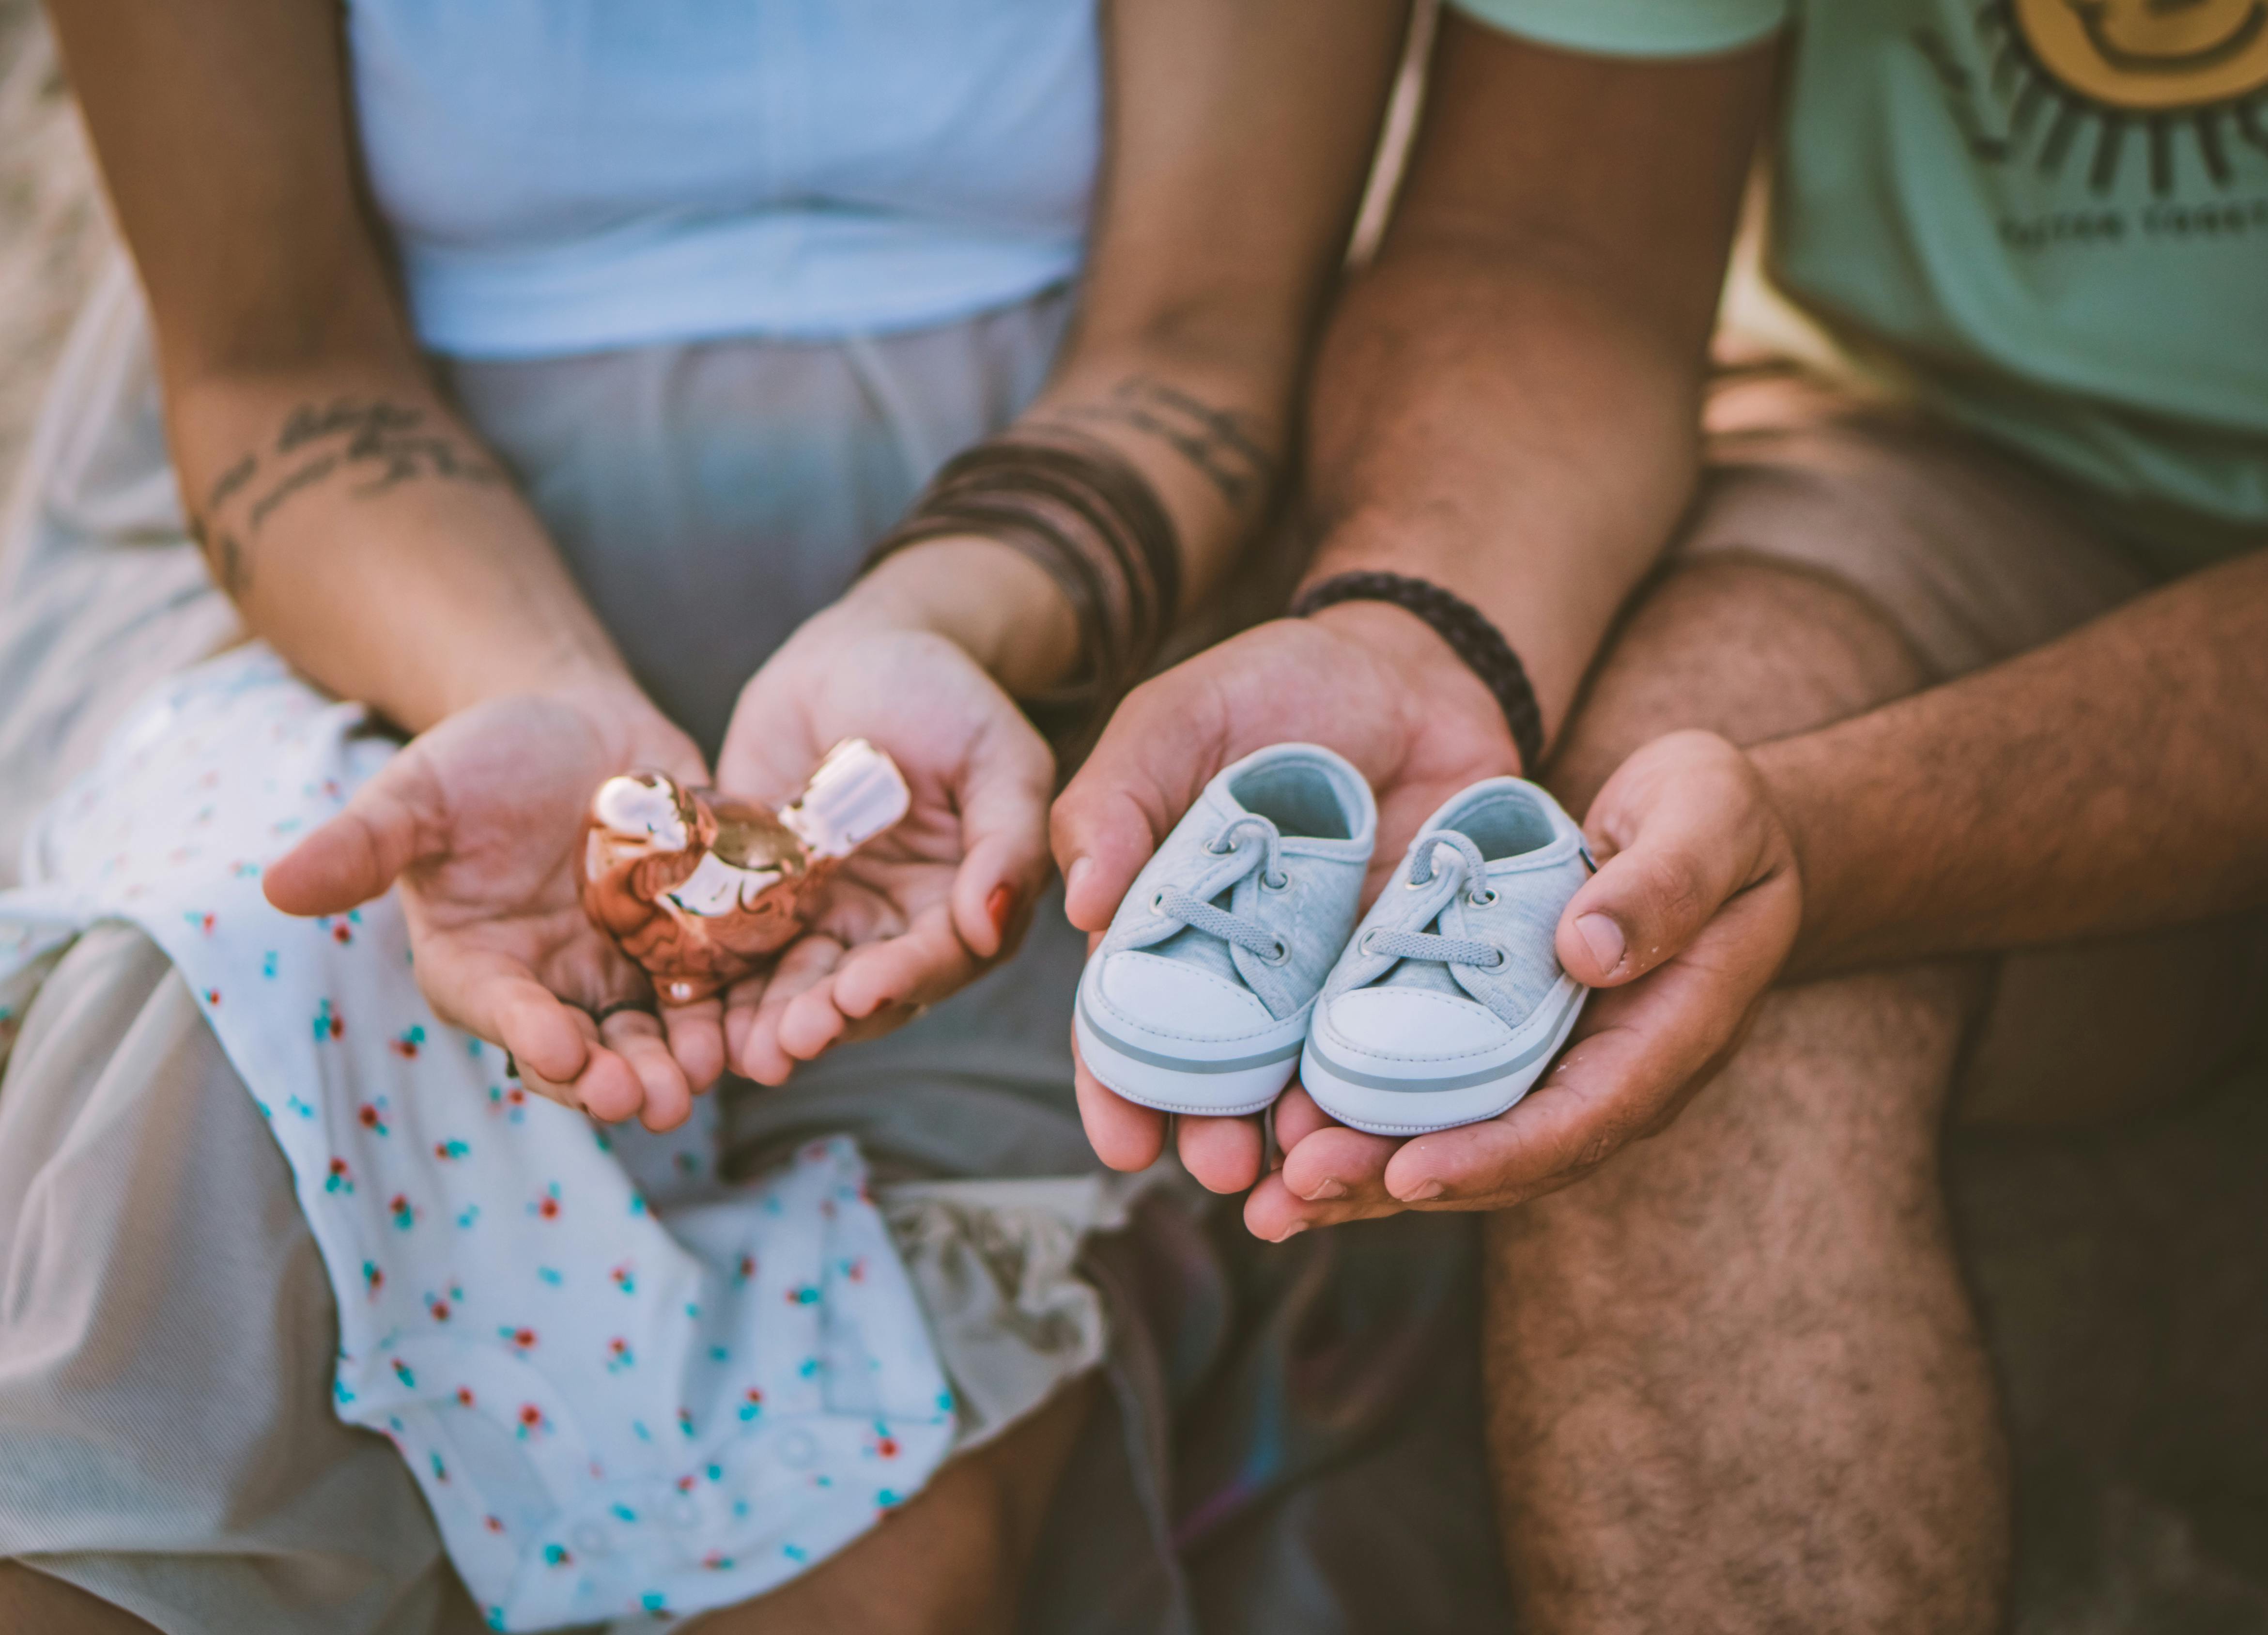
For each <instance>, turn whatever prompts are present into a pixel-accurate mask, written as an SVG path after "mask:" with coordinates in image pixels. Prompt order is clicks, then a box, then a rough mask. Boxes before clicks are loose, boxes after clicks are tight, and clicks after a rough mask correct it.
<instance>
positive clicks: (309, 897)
mask: <svg viewBox="0 0 2268 1635" xmlns="http://www.w3.org/2000/svg"><path fill="white" fill-rule="evenodd" d="M414 753H415V752H414V751H405V752H403V753H402V754H401V755H396V756H394V759H393V760H392V761H389V762H387V764H386V765H385V766H384V767H383V768H382V769H380V770H379V773H378V775H377V776H376V777H373V778H372V779H371V780H370V782H369V783H367V784H364V785H363V786H362V788H361V789H359V790H358V791H357V792H356V793H355V796H354V799H351V800H350V801H348V802H347V805H346V809H345V810H343V811H342V812H341V813H340V814H338V816H336V817H335V818H333V819H332V820H331V821H329V822H328V823H326V824H324V825H323V826H322V827H321V828H320V829H317V830H316V831H315V832H314V833H313V834H312V835H310V836H307V837H306V839H305V840H303V841H301V842H300V843H298V845H296V846H294V847H293V848H292V849H291V851H287V852H285V853H284V855H283V856H282V857H280V858H276V861H275V862H273V863H271V864H269V865H268V869H267V872H266V874H265V875H264V877H263V878H262V880H261V888H262V889H263V890H264V891H265V892H266V893H267V895H268V901H269V902H272V903H274V904H275V905H276V907H277V908H279V909H281V910H284V913H286V914H303V915H309V914H343V913H344V912H346V910H349V909H351V908H356V907H358V906H359V905H361V904H363V903H365V902H369V901H370V900H371V899H372V897H377V896H381V895H384V894H385V892H386V890H387V887H390V886H392V885H393V884H394V880H396V879H398V878H399V877H400V876H401V872H402V871H403V870H404V869H406V868H408V867H409V865H411V864H412V863H414V862H416V860H417V858H419V857H420V856H421V855H423V852H424V851H428V850H430V849H431V848H430V847H429V846H427V845H426V844H425V843H424V840H423V837H424V836H426V835H427V834H428V833H430V831H431V827H432V826H431V824H430V823H428V822H426V821H423V819H422V818H421V815H420V814H421V812H422V811H423V809H424V808H425V807H426V806H428V804H429V802H428V801H427V799H426V796H427V794H428V793H429V792H428V791H427V790H426V789H425V788H424V779H423V777H421V776H420V774H419V772H418V770H417V769H416V764H415V762H414V761H413V758H412V757H413V755H414Z"/></svg>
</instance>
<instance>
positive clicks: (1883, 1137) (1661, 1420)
mask: <svg viewBox="0 0 2268 1635" xmlns="http://www.w3.org/2000/svg"><path fill="white" fill-rule="evenodd" d="M1925 681H1926V671H1925V669H1924V667H1923V666H1922V665H1921V664H1920V663H1919V661H1918V659H1917V658H1916V656H1915V654H1914V652H1912V650H1911V644H1909V643H1908V642H1906V641H1905V640H1904V637H1903V636H1902V633H1901V632H1900V631H1898V630H1896V629H1895V628H1893V627H1892V626H1891V625H1890V624H1889V622H1887V621H1886V620H1885V619H1884V618H1883V617H1882V616H1881V614H1880V612H1879V610H1878V609H1877V608H1876V607H1875V606H1874V604H1873V603H1871V602H1870V601H1869V600H1867V598H1865V597H1863V596H1861V595H1859V594H1857V593H1854V592H1852V591H1851V590H1848V589H1845V588H1844V587H1842V586H1837V585H1836V584H1834V583H1833V582H1832V581H1831V580H1830V579H1829V578H1825V577H1823V576H1822V575H1820V574H1817V573H1815V572H1812V571H1802V570H1798V571H1790V570H1786V569H1782V568H1778V567H1774V566H1770V565H1765V564H1764V563H1758V562H1756V561H1753V560H1745V559H1744V560H1739V561H1731V560H1727V561H1706V562H1702V563H1694V564H1690V565H1685V566H1681V567H1677V568H1675V569H1674V570H1673V571H1670V572H1669V573H1668V575H1667V576H1666V577H1665V578H1662V579H1661V580H1660V581H1659V582H1658V583H1657V584H1656V585H1655V586H1653V589H1652V590H1651V592H1650V593H1648V594H1647V595H1646V597H1645V598H1644V599H1643V600H1641V601H1640V602H1639V603H1638V605H1637V607H1636V608H1634V609H1633V610H1632V611H1631V615H1629V617H1628V618H1627V620H1626V621H1625V622H1624V627H1623V629H1622V630H1620V631H1619V632H1618V634H1617V636H1616V640H1615V643H1614V644H1613V646H1612V648H1611V650H1610V652H1609V655H1608V657H1607V659H1605V661H1604V662H1603V664H1602V667H1601V668H1600V670H1599V672H1598V674H1597V675H1596V676H1595V678H1594V682H1593V685H1592V687H1591V689H1590V690H1589V693H1588V696H1587V699H1586V700H1585V702H1584V703H1583V704H1582V705H1581V707H1580V711H1579V714H1578V717H1577V719H1576V720H1575V722H1574V723H1573V725H1572V726H1571V728H1570V730H1569V733H1568V735H1567V737H1566V740H1565V747H1564V748H1563V750H1562V752H1561V754H1560V756H1559V759H1558V762H1557V765H1556V767H1555V768H1554V769H1552V771H1551V774H1550V781H1552V782H1553V783H1554V784H1556V785H1557V789H1558V791H1559V792H1560V793H1561V794H1562V796H1563V798H1564V799H1567V800H1569V801H1570V802H1571V803H1572V804H1573V805H1574V806H1575V807H1576V809H1578V810H1580V808H1581V806H1582V805H1583V804H1584V803H1587V800H1588V799H1589V798H1590V796H1591V795H1592V794H1593V793H1594V792H1595V790H1596V789H1597V787H1598V785H1599V784H1601V783H1602V782H1603V781H1604V779H1605V778H1606V777H1607V776H1608V775H1609V773H1611V771H1612V770H1614V768H1615V767H1616V765H1618V764H1619V763H1620V762H1621V761H1622V759H1623V758H1624V756H1625V755H1628V754H1629V753H1630V751H1631V750H1632V749H1634V748H1637V747H1638V745H1639V744H1642V743H1644V742H1646V741H1647V740H1651V739H1653V738H1654V737H1656V736H1658V735H1659V734H1661V733H1666V732H1671V731H1675V730H1678V729H1681V728H1690V727H1702V728H1706V729H1709V730H1712V731H1715V732H1718V733H1723V734H1725V735H1726V736H1727V737H1729V738H1732V739H1734V740H1736V741H1748V742H1753V741H1756V740H1760V739H1764V738H1769V737H1773V736H1777V735H1779V734H1782V733H1792V732H1797V731H1800V730H1802V729H1804V728H1806V727H1809V726H1813V725H1819V724H1821V723H1823V722H1827V721H1831V720H1835V719H1837V718H1842V717H1844V716H1847V715H1850V714H1852V713H1855V712H1857V711H1863V710H1866V709H1867V708H1870V707H1872V706H1874V705H1875V704H1877V703H1881V702H1884V701H1886V700H1888V699H1890V698H1893V697H1896V696H1900V695H1902V694H1904V693H1907V692H1910V691H1911V690H1913V689H1915V688H1917V687H1918V686H1920V685H1922V684H1924V682H1925ZM1986 975H1987V973H1986V969H1985V967H1984V965H1983V964H1982V963H1981V962H1977V961H1957V962H1947V963H1943V964H1936V965H1928V966H1922V967H1916V968H1909V969H1904V970H1899V971H1893V972H1881V973H1870V974H1864V975H1859V976H1850V977H1845V978H1839V979H1836V980H1831V981H1827V982H1822V983H1808V984H1805V985H1802V986H1799V987H1795V988H1791V989H1787V990H1784V991H1780V992H1778V993H1775V994H1773V995H1772V996H1771V997H1770V998H1768V999H1767V1001H1766V1002H1765V1004H1764V1007H1763V1008H1762V1011H1761V1013H1760V1014H1759V1017H1758V1020H1757V1021H1756V1027H1755V1028H1754V1030H1753V1032H1752V1033H1751V1035H1750V1036H1749V1040H1748V1042H1746V1043H1745V1044H1744V1045H1743V1047H1742V1049H1741V1051H1740V1052H1739V1053H1738V1054H1737V1055H1736V1057H1734V1060H1733V1062H1732V1063H1731V1064H1730V1065H1729V1066H1728V1067H1727V1070H1726V1071H1725V1072H1724V1073H1723V1074H1721V1075H1720V1076H1719V1079H1717V1080H1716V1081H1715V1082H1713V1083H1712V1084H1711V1085H1710V1086H1707V1087H1705V1089H1704V1090H1702V1092H1701V1093H1700V1094H1698V1095H1697V1096H1696V1097H1695V1099H1694V1100H1693V1101H1692V1102H1691V1103H1690V1105H1689V1106H1688V1107H1687V1108H1685V1109H1684V1111H1683V1114H1682V1115H1681V1116H1680V1117H1679V1118H1678V1119H1677V1120H1676V1122H1675V1123H1673V1124H1672V1125H1671V1126H1669V1127H1668V1129H1667V1130H1666V1131H1662V1132H1661V1134H1659V1135H1657V1136H1655V1137H1654V1138H1651V1139H1648V1140H1645V1141H1641V1142H1638V1143H1636V1144H1634V1145H1631V1146H1630V1147H1627V1148H1625V1149H1624V1150H1623V1151H1622V1152H1620V1153H1616V1155H1615V1156H1614V1157H1613V1158H1612V1159H1611V1160H1609V1162H1608V1163H1606V1164H1605V1165H1603V1166H1602V1167H1601V1168H1600V1169H1599V1170H1598V1171H1597V1172H1596V1173H1595V1174H1594V1175H1589V1176H1587V1178H1585V1179H1584V1180H1583V1181H1582V1182H1579V1183H1577V1184H1576V1185H1574V1186H1572V1187H1570V1188H1568V1189H1565V1191H1562V1192H1559V1193H1557V1194H1553V1195H1551V1196H1549V1197H1543V1198H1540V1199H1537V1200H1535V1202H1533V1203H1531V1204H1527V1205H1524V1206H1522V1207H1521V1208H1520V1209H1517V1210H1513V1211H1509V1212H1505V1213H1504V1214H1501V1215H1499V1216H1496V1217H1494V1218H1492V1219H1491V1222H1490V1230H1489V1234H1488V1244H1489V1255H1488V1261H1487V1276H1488V1278H1489V1283H1488V1288H1487V1297H1488V1298H1487V1351H1486V1366H1487V1373H1486V1376H1485V1377H1486V1380H1487V1388H1488V1402H1489V1410H1490V1429H1491V1436H1490V1441H1491V1454H1492V1458H1493V1463H1494V1467H1495V1472H1496V1476H1497V1479H1498V1484H1499V1494H1500V1496H1501V1499H1502V1501H1503V1519H1504V1523H1505V1526H1506V1533H1507V1538H1508V1540H1509V1541H1510V1543H1511V1555H1512V1561H1513V1572H1514V1577H1515V1580H1517V1581H1520V1582H1521V1584H1522V1586H1523V1589H1524V1591H1525V1592H1526V1600H1527V1602H1528V1613H1529V1615H1530V1616H1531V1617H1533V1618H1535V1620H1537V1622H1538V1624H1539V1626H1540V1627H1548V1628H1564V1629H1571V1630H1591V1629H1601V1630H1603V1629H1628V1630H1646V1629H1653V1628H1668V1627H1686V1628H1694V1629H1710V1628H1733V1627H1749V1628H1763V1627H1799V1626H1800V1627H1815V1628H1826V1627H1838V1628H1839V1627H1896V1626H1901V1625H1902V1624H1903V1625H1911V1626H1935V1627H1944V1628H1948V1629H1952V1628H1965V1627H1972V1626H1981V1625H1982V1624H1985V1622H1988V1621H1989V1618H1990V1617H1991V1611H1992V1605H1993V1604H1994V1601H1995V1597H1996V1596H1997V1594H1998V1586H1999V1582H2000V1580H2001V1577H2002V1573H2003V1571H2004V1562H2005V1548H2004V1543H2003V1539H2004V1533H2005V1522H2000V1523H1998V1524H1996V1522H1995V1520H1994V1518H1995V1517H1997V1516H1999V1515H2001V1514H2002V1513H2003V1512H2004V1509H2005V1506H2004V1505H2003V1504H2002V1501H2001V1495H2002V1492H2003V1485H2002V1476H2001V1471H2002V1469H2003V1463H2002V1460H2001V1457H2000V1452H1999V1443H1998V1441H1997V1439H1996V1437H1995V1435H1994V1432H1993V1429H1992V1427H1993V1410H1992V1397H1991V1387H1990V1379H1989V1374H1988V1372H1987V1370H1986V1367H1985V1362H1984V1355H1983V1351H1982V1348H1981V1345H1980V1344H1979V1343H1978V1340H1977V1334H1976V1329H1975V1324H1974V1321H1973V1318H1972V1317H1971V1315H1970V1312H1969V1310H1968V1308H1967V1305H1966V1302H1965V1300H1964V1299H1963V1296H1962V1290H1961V1285H1960V1279H1959V1277H1958V1275H1957V1272H1956V1270H1955V1263H1954V1258H1953V1252H1952V1245H1951V1239H1950V1234H1949V1231H1948V1226H1947V1223H1946V1218H1945V1212H1944V1205H1943V1202H1942V1198H1941V1197H1940V1189H1939V1186H1938V1176H1937V1152H1938V1137H1939V1131H1940V1127H1941V1124H1942V1122H1943V1116H1944V1108H1945V1105H1946V1094H1947V1087H1948V1085H1949V1084H1950V1082H1951V1079H1952V1077H1953V1072H1954V1067H1955V1062H1956V1060H1957V1058H1958V1055H1959V1052H1960V1049H1961V1045H1962V1038H1963V1035H1964V1034H1965V1032H1966V1031H1967V1029H1968V1027H1969V1025H1970V1020H1971V1019H1972V1017H1973V1015H1974V1014H1975V1013H1976V1010H1977V1005H1978V1004H1979V1002H1980V1000H1981V999H1982V998H1984V996H1985V994H1986V992H1987V991H1988V983H1987V981H1986ZM1672 1604H1675V1605H1676V1606H1678V1607H1681V1608H1682V1609H1683V1611H1682V1612H1681V1613H1680V1614H1679V1615H1678V1617H1669V1616H1668V1608H1669V1607H1670V1606H1671V1605H1672ZM1821 1618H1824V1619H1826V1620H1827V1622H1825V1623H1820V1622H1817V1621H1816V1620H1818V1619H1821ZM1681 1619H1682V1622H1681Z"/></svg>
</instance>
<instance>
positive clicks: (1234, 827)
mask: <svg viewBox="0 0 2268 1635" xmlns="http://www.w3.org/2000/svg"><path fill="white" fill-rule="evenodd" d="M1246 830H1250V831H1251V832H1252V833H1254V834H1256V835H1258V836H1260V844H1259V845H1257V846H1256V847H1254V848H1252V850H1251V851H1250V853H1249V855H1248V856H1247V857H1246V858H1245V859H1244V866H1243V867H1242V868H1241V869H1239V870H1237V871H1236V873H1233V874H1232V875H1230V876H1229V877H1228V878H1227V879H1226V880H1222V881H1221V882H1220V884H1219V886H1218V887H1215V888H1214V889H1215V894H1216V895H1218V894H1219V893H1220V892H1224V891H1226V890H1227V889H1228V888H1229V887H1232V886H1233V885H1235V884H1236V883H1237V882H1238V881H1239V880H1242V879H1244V877H1245V876H1246V875H1248V874H1249V873H1252V871H1253V870H1255V869H1258V870H1259V871H1260V883H1261V884H1262V885H1263V886H1265V887H1268V888H1269V889H1270V890H1272V891H1280V890H1282V889H1283V888H1284V887H1285V886H1287V885H1289V884H1291V880H1290V878H1289V877H1288V876H1287V875H1285V873H1284V868H1283V836H1281V835H1280V834H1278V832H1277V829H1276V825H1275V824H1273V823H1271V822H1270V821H1268V820H1267V819H1266V818H1264V817H1262V816H1260V815H1258V814H1256V813H1251V812H1248V813H1246V814H1244V815H1243V816H1242V817H1240V818H1236V819H1233V821H1230V822H1228V823H1226V824H1225V825H1223V826H1222V828H1221V831H1220V833H1219V834H1218V835H1215V836H1213V837H1212V839H1211V842H1209V843H1207V844H1206V846H1205V850H1206V851H1209V852H1211V854H1212V855H1213V856H1215V857H1231V856H1233V855H1235V854H1236V853H1237V852H1238V851H1242V850H1243V846H1242V836H1243V834H1244V832H1245V831H1246ZM1475 855H1478V854H1477V853H1476V854H1475ZM1155 907H1156V908H1157V910H1158V912H1159V913H1160V914H1162V915H1164V916H1165V917H1167V918H1168V919H1175V920H1179V921H1181V923H1182V924H1184V925H1186V926H1188V927H1189V929H1190V930H1192V931H1201V932H1204V933H1205V934H1206V935H1207V936H1209V937H1218V938H1219V939H1221V940H1222V941H1223V942H1230V943H1234V944H1235V945H1236V946H1238V947H1240V948H1242V949H1243V950H1244V951H1245V952H1246V953H1248V954H1251V955H1252V956H1253V957H1254V958H1256V959H1261V960H1265V961H1268V963H1270V965H1280V964H1282V963H1283V962H1284V961H1285V960H1286V959H1289V958H1290V957H1291V954H1292V950H1291V949H1290V948H1289V947H1288V946H1285V941H1284V939H1282V938H1281V937H1278V935H1277V934H1276V933H1275V932H1272V931H1270V930H1269V929H1268V928H1267V927H1266V926H1264V925H1263V924H1260V923H1259V922H1258V921H1256V920H1248V919H1247V918H1245V917H1244V916H1242V915H1241V914H1231V913H1229V912H1228V911H1227V910H1225V909H1217V908H1215V907H1213V905H1212V904H1211V903H1210V902H1200V901H1199V900H1198V899H1197V898H1195V897H1192V896H1191V895H1189V893H1188V892H1186V891H1183V890H1182V889H1181V888H1180V887H1171V886H1169V887H1167V888H1166V889H1165V890H1163V891H1161V892H1160V893H1159V894H1158V897H1157V902H1156V904H1155Z"/></svg>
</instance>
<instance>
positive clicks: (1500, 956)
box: [1481, 945, 1504, 971]
mask: <svg viewBox="0 0 2268 1635" xmlns="http://www.w3.org/2000/svg"><path fill="white" fill-rule="evenodd" d="M1491 946H1493V945H1491ZM1481 968H1482V969H1483V970H1484V971H1500V970H1502V969H1503V968H1504V950H1503V949H1502V948H1498V949H1496V958H1494V959H1493V960H1491V961H1489V962H1488V963H1487V964H1486V965H1484V966H1482V967H1481Z"/></svg>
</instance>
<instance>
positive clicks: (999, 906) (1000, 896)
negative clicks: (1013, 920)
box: [984, 882, 1016, 937]
mask: <svg viewBox="0 0 2268 1635" xmlns="http://www.w3.org/2000/svg"><path fill="white" fill-rule="evenodd" d="M1015 911H1016V888H1015V887H1013V886H1011V885H1008V884H1006V883H1005V882H1003V883H1002V884H1000V885H998V886H995V887H992V895H990V896H989V897H987V898H985V899H984V915H985V917H986V918H987V919H990V921H991V922H992V934H993V935H994V936H996V937H1005V936H1006V935H1007V934H1008V917H1009V916H1010V915H1011V914H1013V913H1014V912H1015Z"/></svg>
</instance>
